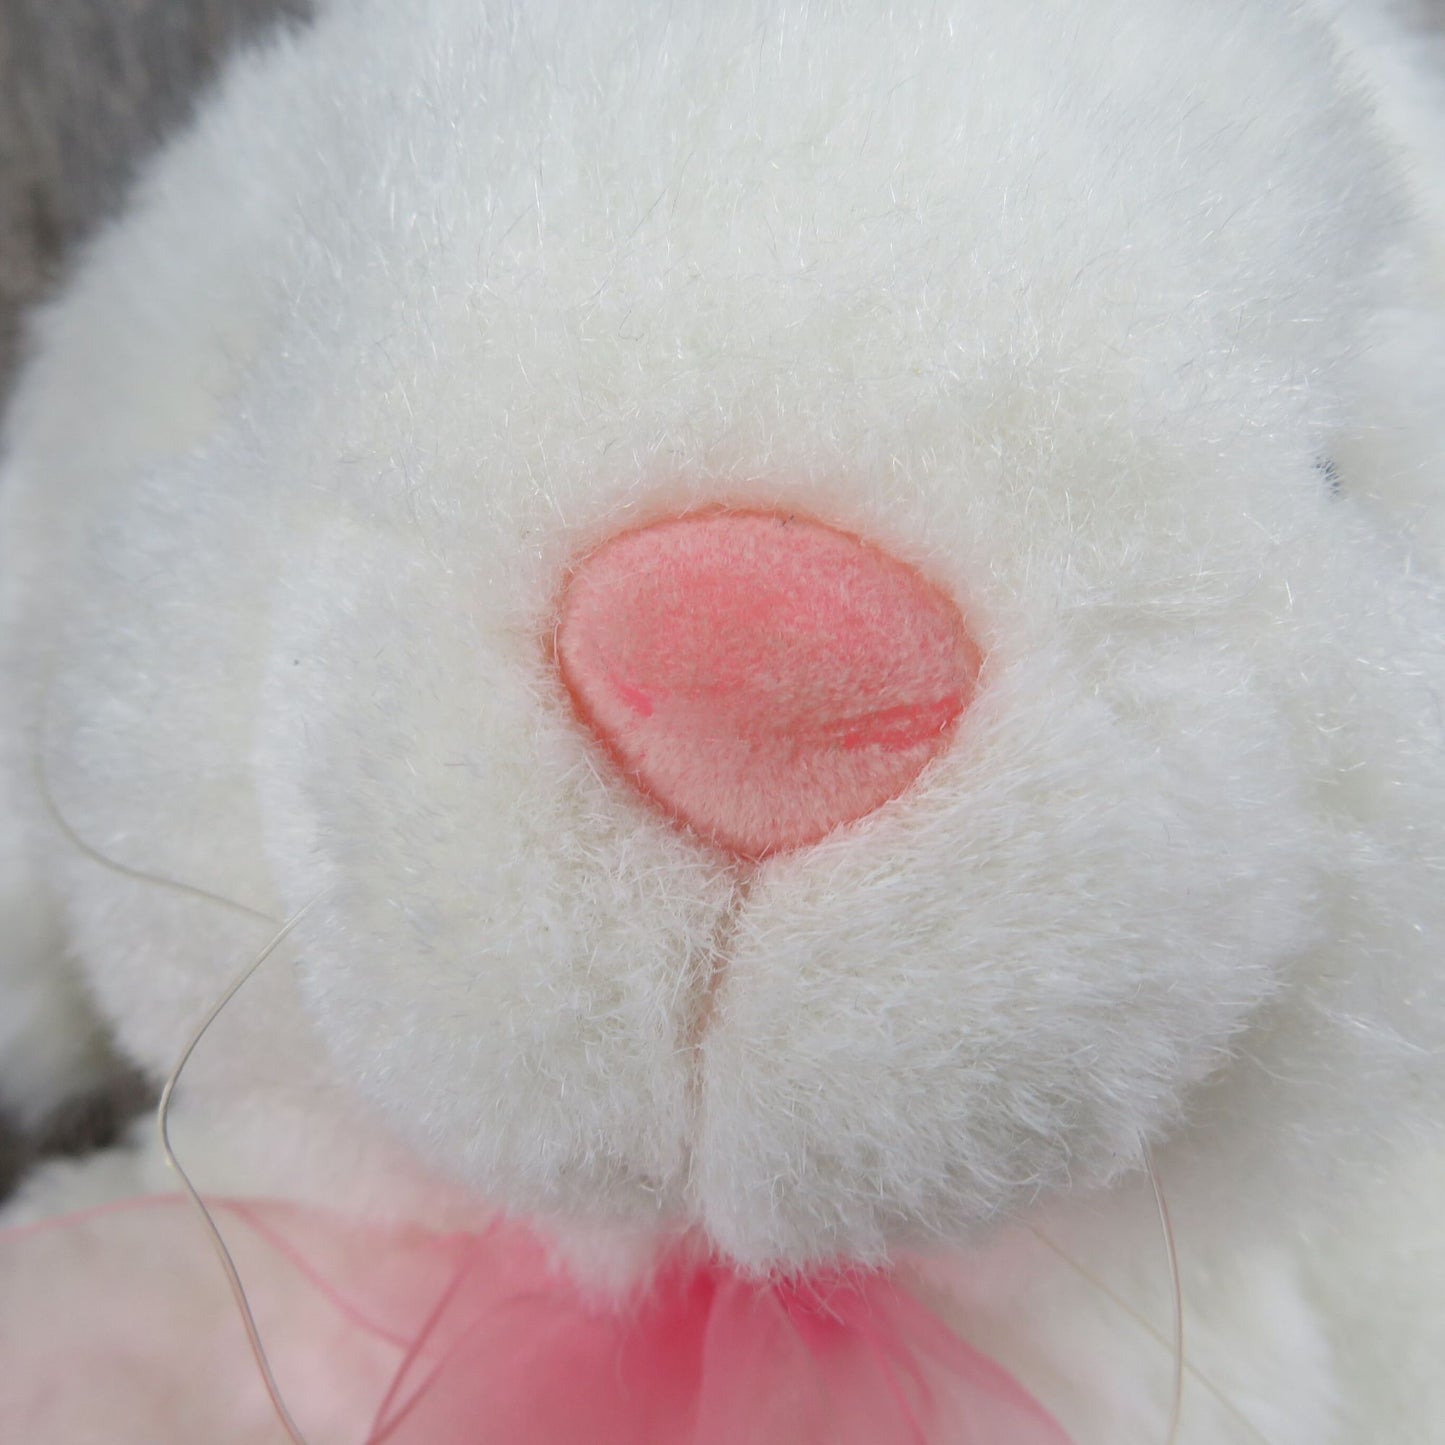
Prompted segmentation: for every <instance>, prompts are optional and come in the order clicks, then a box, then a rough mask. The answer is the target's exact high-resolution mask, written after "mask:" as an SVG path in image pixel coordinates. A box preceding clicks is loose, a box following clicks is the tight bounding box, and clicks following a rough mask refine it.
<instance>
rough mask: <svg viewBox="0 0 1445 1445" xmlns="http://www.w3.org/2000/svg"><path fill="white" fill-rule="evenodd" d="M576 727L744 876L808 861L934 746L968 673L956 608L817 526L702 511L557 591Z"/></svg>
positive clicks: (890, 560)
mask: <svg viewBox="0 0 1445 1445" xmlns="http://www.w3.org/2000/svg"><path fill="white" fill-rule="evenodd" d="M556 651H557V661H558V664H559V666H560V668H561V672H562V677H563V680H564V681H565V683H566V685H567V688H568V690H569V691H570V693H571V695H572V698H573V701H574V702H575V704H576V707H577V710H578V712H579V714H580V715H581V717H582V718H583V720H584V721H585V722H586V723H587V724H588V726H589V727H591V729H592V730H593V731H594V732H595V733H596V734H597V736H598V738H599V739H600V740H601V741H602V743H603V745H604V746H605V747H606V748H607V750H608V751H609V752H610V753H611V754H612V756H613V758H614V759H615V760H616V762H617V764H618V765H619V766H620V768H621V769H622V771H623V772H624V773H625V774H626V776H627V777H628V778H629V779H630V780H631V781H632V783H633V784H634V785H635V786H636V787H637V788H639V789H640V790H641V791H642V792H643V793H644V794H646V795H647V796H648V797H650V798H651V799H652V800H653V801H654V802H655V803H656V804H657V805H658V806H659V807H661V808H662V809H663V810H664V811H665V812H667V813H668V814H669V815H670V816H671V817H672V818H673V820H674V821H675V822H677V823H678V824H680V825H682V826H684V827H686V828H689V829H691V830H692V831H694V832H695V833H698V834H700V835H702V836H703V837H705V838H708V839H711V840H712V841H713V842H714V843H716V844H718V845H719V846H721V847H723V848H727V849H729V850H731V851H732V852H734V853H736V854H739V855H741V856H742V857H745V858H762V857H766V856H767V855H768V854H770V853H775V852H778V851H780V850H782V849H787V848H796V847H799V846H801V845H803V844H806V843H812V842H816V841H817V840H818V839H819V838H821V837H822V836H823V835H824V834H825V833H827V832H829V831H830V830H831V829H833V828H835V827H837V826H838V825H839V824H840V823H847V822H851V821H852V820H853V819H855V818H860V817H862V816H863V814H865V813H868V812H870V811H872V809H874V808H876V807H877V806H878V805H879V804H880V803H883V802H885V801H887V800H888V799H889V798H893V797H896V796H897V795H898V794H899V793H901V792H903V790H904V789H905V788H907V787H908V785H909V784H910V783H911V782H912V781H913V779H914V778H915V777H916V776H917V775H918V773H919V771H920V770H921V769H922V768H923V766H924V765H925V764H926V763H927V762H928V761H929V760H930V759H931V758H933V757H934V756H935V755H936V754H937V753H939V752H941V751H942V750H943V749H944V748H945V747H946V746H947V745H948V741H949V737H950V735H951V733H952V731H953V726H954V723H955V722H956V721H957V719H958V716H959V714H960V713H961V712H962V711H963V708H964V707H965V705H966V704H967V702H968V700H969V697H970V695H971V694H972V691H973V687H974V679H975V677H976V676H977V674H978V668H979V653H978V650H977V648H976V647H975V646H974V644H973V642H972V640H971V639H970V637H969V635H968V632H967V630H966V628H965V626H964V622H963V618H962V616H961V615H960V613H959V610H958V608H957V607H956V606H955V605H954V603H953V601H952V600H951V599H950V598H949V597H947V596H946V595H945V594H944V593H943V592H942V591H940V590H939V589H938V588H937V587H935V586H934V585H933V584H931V583H930V582H927V581H925V580H924V579H923V578H922V577H921V576H919V574H918V573H917V572H916V571H914V569H913V568H912V567H909V566H908V565H907V564H906V563H903V562H900V561H898V560H897V559H896V558H894V557H891V556H889V555H888V554H887V553H886V552H884V551H882V550H881V549H880V548H878V547H875V546H872V545H871V544H869V543H867V542H864V541H862V540H861V539H859V538H858V537H854V536H851V535H850V534H849V533H847V532H841V531H838V530H837V529H836V528H833V527H828V526H825V525H824V524H823V523H821V522H814V521H809V520H805V519H803V518H798V517H791V516H786V515H782V514H773V513H768V512H744V511H712V512H704V513H698V514H694V515H691V516H684V517H677V518H674V519H671V520H668V521H663V522H655V523H653V524H652V525H650V526H646V527H642V528H639V529H638V530H636V531H631V532H624V533H622V534H620V535H619V536H616V537H614V538H612V540H611V541H609V542H606V543H604V544H603V545H602V546H601V547H599V548H598V549H597V550H596V551H594V552H592V553H590V554H589V555H588V556H586V557H584V558H583V559H582V561H581V562H580V563H579V564H578V565H577V567H576V568H575V569H574V571H573V572H572V573H571V575H570V577H569V578H568V579H567V584H566V589H565V591H564V594H563V599H562V610H561V619H560V622H559V625H558V629H557V638H556Z"/></svg>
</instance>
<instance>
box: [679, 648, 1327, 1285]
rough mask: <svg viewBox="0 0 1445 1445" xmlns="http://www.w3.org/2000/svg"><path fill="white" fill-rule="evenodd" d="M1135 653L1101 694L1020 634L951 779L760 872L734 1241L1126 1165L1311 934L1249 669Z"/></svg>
mask: <svg viewBox="0 0 1445 1445" xmlns="http://www.w3.org/2000/svg"><path fill="white" fill-rule="evenodd" d="M1131 661H1132V667H1131V670H1130V677H1129V682H1128V685H1127V689H1116V690H1115V692H1114V695H1113V696H1111V697H1110V698H1109V699H1108V700H1107V701H1105V700H1102V699H1101V698H1100V697H1099V696H1097V695H1096V693H1095V691H1094V689H1092V688H1091V687H1089V686H1088V685H1087V683H1085V682H1084V681H1083V680H1082V679H1080V678H1079V676H1078V669H1077V667H1076V666H1070V663H1069V660H1068V659H1067V658H1066V657H1064V656H1063V655H1061V654H1060V653H1059V652H1058V651H1057V650H1056V649H1049V648H1047V647H1045V646H1039V647H1037V648H1035V649H1034V650H1033V651H1032V652H1031V654H1030V655H1027V656H1022V657H1020V658H1018V659H1016V660H1010V659H1008V658H1007V657H1004V656H998V655H996V656H995V660H994V661H993V662H991V664H990V673H989V677H988V680H987V684H986V685H985V686H984V687H982V688H981V689H980V692H979V696H978V698H977V700H976V701H975V703H974V704H973V706H972V707H971V708H970V710H969V712H968V713H967V714H966V715H965V719H964V721H963V723H962V725H961V727H960V735H959V739H958V746H957V748H956V749H955V750H954V751H953V752H951V753H950V754H949V756H948V757H947V758H946V759H945V760H943V761H942V762H940V764H939V765H938V766H937V768H936V769H935V771H934V772H933V773H932V774H930V779H929V786H928V787H927V788H925V789H920V790H917V791H915V792H913V793H911V794H909V795H908V796H906V797H904V798H901V799H899V800H898V802H897V803H896V804H895V805H893V806H892V807H890V808H889V809H888V810H885V811H882V812H879V813H878V814H876V815H874V816H873V817H872V818H870V819H867V820H864V822H862V823H860V824H859V825H858V826H857V827H856V828H855V829H853V830H850V831H848V832H847V833H844V834H839V835H836V836H835V837H833V838H830V839H828V840H826V841H824V842H823V843H822V844H820V845H819V846H818V847H816V848H814V849H812V850H810V851H807V852H803V853H798V854H792V855H788V856H786V857H781V858H778V859H775V860H772V861H771V862H769V863H768V864H766V865H765V866H764V868H763V869H762V870H761V872H760V873H759V876H758V879H757V881H756V884H755V886H754V888H753V890H752V892H751V894H750V895H749V898H748V900H747V904H746V906H745V907H744V908H743V910H742V911H741V913H740V915H739V918H738V920H737V925H736V927H735V930H734V932H733V934H732V938H731V947H730V953H729V958H728V964H727V971H726V975H725V978H724V980H723V982H722V984H721V986H720V988H719V992H718V996H717V999H716V1005H715V1010H714V1014H713V1019H712V1026H711V1028H710V1030H709V1032H708V1034H707V1036H706V1038H705V1039H704V1041H703V1045H702V1053H703V1058H702V1063H701V1072H702V1105H701V1111H700V1118H699V1122H698V1126H697V1145H696V1152H695V1163H694V1171H693V1199H694V1207H695V1209H696V1211H697V1213H698V1214H699V1215H700V1217H701V1218H703V1219H704V1220H705V1221H706V1224H707V1227H708V1229H709V1230H710V1232H711V1233H712V1235H713V1236H714V1238H715V1239H717V1240H718V1241H719V1242H720V1243H721V1244H722V1245H723V1246H724V1247H725V1248H726V1249H728V1250H729V1251H730V1252H732V1253H733V1254H735V1255H736V1256H738V1257H740V1258H742V1259H745V1260H749V1261H752V1262H755V1263H763V1262H770V1261H776V1260H779V1259H784V1260H791V1261H801V1260H806V1259H809V1258H812V1257H816V1256H818V1255H825V1254H828V1253H831V1252H833V1251H835V1250H838V1249H844V1250H846V1251H847V1252H849V1253H850V1254H861V1255H864V1256H867V1255H875V1256H876V1255H878V1254H881V1253H882V1252H883V1251H885V1250H886V1249H887V1248H888V1247H889V1246H890V1244H892V1243H895V1242H897V1241H898V1240H899V1239H900V1238H902V1239H914V1240H926V1239H930V1238H937V1237H939V1236H943V1237H952V1238H957V1237H960V1236H962V1235H965V1234H967V1233H968V1232H969V1231H971V1230H974V1229H976V1228H978V1227H979V1226H981V1225H983V1224H985V1223H987V1222H988V1221H990V1220H995V1219H997V1218H998V1217H999V1216H1000V1215H1001V1214H1006V1213H1008V1212H1011V1211H1013V1210H1016V1209H1019V1208H1023V1207H1026V1206H1027V1205H1028V1203H1029V1202H1030V1201H1031V1200H1034V1199H1036V1198H1037V1197H1038V1195H1039V1194H1040V1192H1045V1191H1049V1190H1053V1189H1062V1188H1069V1187H1077V1186H1086V1185H1088V1184H1090V1183H1102V1182H1106V1181H1107V1180H1109V1179H1110V1178H1112V1177H1113V1176H1114V1175H1115V1174H1117V1173H1118V1172H1120V1171H1121V1170H1123V1169H1126V1168H1128V1167H1130V1166H1131V1165H1133V1164H1134V1163H1136V1162H1137V1159H1138V1151H1139V1142H1140V1139H1141V1137H1142V1136H1157V1134H1158V1133H1159V1132H1160V1131H1161V1130H1163V1129H1166V1128H1167V1127H1168V1126H1169V1125H1170V1124H1171V1123H1172V1122H1173V1120H1174V1119H1175V1117H1176V1116H1177V1113H1178V1111H1179V1109H1180V1108H1181V1107H1182V1102H1183V1100H1184V1098H1185V1097H1186V1095H1187V1093H1188V1092H1189V1091H1190V1090H1191V1088H1192V1087H1193V1086H1195V1085H1196V1084H1198V1083H1199V1082H1200V1081H1201V1080H1202V1079H1203V1078H1205V1077H1206V1076H1208V1075H1209V1074H1210V1073H1211V1072H1212V1071H1213V1070H1214V1069H1216V1068H1218V1067H1219V1066H1220V1064H1221V1063H1222V1062H1223V1060H1224V1058H1225V1057H1226V1056H1227V1053H1228V1049H1229V1046H1230V1042H1231V1040H1232V1039H1233V1038H1234V1036H1235V1034H1236V1033H1237V1031H1238V1030H1239V1029H1240V1028H1241V1027H1242V1026H1243V1025H1244V1024H1245V1022H1246V1021H1247V1020H1248V1019H1249V1018H1250V1017H1251V1015H1252V1013H1253V1012H1254V1010H1255V1009H1256V1008H1257V1007H1258V1006H1259V1005H1260V1003H1261V1002H1262V1000H1264V999H1265V998H1267V997H1268V996H1269V995H1270V993H1271V991H1272V990H1273V988H1274V987H1275V986H1276V985H1277V983H1278V981H1279V978H1280V976H1281V973H1282V970H1283V967H1284V963H1285V961H1286V960H1287V959H1288V958H1289V957H1290V956H1291V955H1292V954H1293V953H1294V952H1295V951H1297V950H1299V949H1301V948H1303V947H1304V946H1305V945H1306V943H1307V942H1308V941H1309V940H1310V937H1311V929H1312V927H1313V924H1312V922H1311V919H1312V916H1313V913H1312V908H1311V899H1312V888H1313V879H1312V875H1311V871H1310V867H1309V865H1308V860H1309V859H1311V858H1312V857H1314V856H1317V853H1318V840H1317V839H1315V838H1314V837H1313V836H1312V831H1313V830H1312V825H1311V823H1310V822H1309V820H1308V816H1307V815H1306V813H1305V812H1304V809H1303V807H1302V804H1301V798H1300V790H1299V785H1298V779H1297V778H1296V776H1295V773H1296V769H1295V767H1294V765H1293V763H1292V761H1291V756H1290V750H1289V741H1288V735H1287V733H1286V731H1285V729H1284V727H1283V726H1282V724H1281V722H1280V720H1279V719H1278V718H1277V717H1275V716H1274V715H1272V713H1271V711H1270V709H1269V708H1268V707H1267V706H1264V705H1262V704H1261V703H1260V701H1259V700H1258V699H1257V697H1256V696H1254V695H1253V687H1252V683H1251V679H1250V676H1249V673H1248V669H1247V668H1245V667H1243V666H1242V665H1238V664H1233V663H1230V662H1228V661H1227V660H1220V659H1211V658H1210V657H1208V656H1207V655H1203V654H1202V653H1200V652H1197V651H1193V652H1192V651H1191V650H1190V649H1189V647H1188V645H1187V644H1181V645H1180V646H1178V647H1176V648H1175V649H1174V651H1173V652H1172V653H1170V654H1168V655H1162V656H1161V655H1159V654H1154V655H1150V654H1149V653H1148V652H1147V651H1146V650H1145V649H1143V648H1139V649H1138V651H1137V652H1136V654H1135V656H1134V657H1133V658H1132V659H1131Z"/></svg>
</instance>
